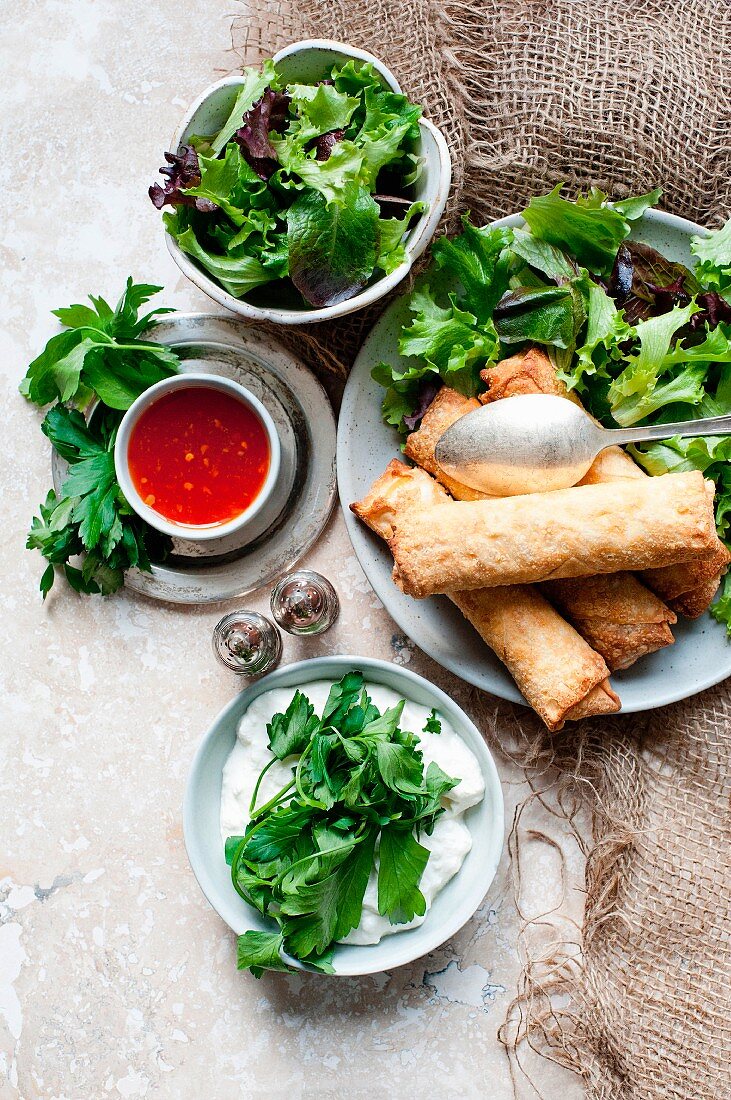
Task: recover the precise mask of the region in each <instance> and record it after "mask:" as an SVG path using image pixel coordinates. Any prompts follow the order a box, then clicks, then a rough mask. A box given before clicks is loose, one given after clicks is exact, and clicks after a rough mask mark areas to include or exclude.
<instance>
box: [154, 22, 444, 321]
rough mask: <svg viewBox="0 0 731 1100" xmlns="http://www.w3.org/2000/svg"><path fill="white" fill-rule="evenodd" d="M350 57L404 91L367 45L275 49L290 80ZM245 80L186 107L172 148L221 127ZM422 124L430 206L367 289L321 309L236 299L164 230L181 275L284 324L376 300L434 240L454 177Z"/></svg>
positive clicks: (224, 300)
mask: <svg viewBox="0 0 731 1100" xmlns="http://www.w3.org/2000/svg"><path fill="white" fill-rule="evenodd" d="M351 58H354V59H355V60H357V61H364V62H369V63H370V64H371V65H373V67H374V68H375V70H376V71H377V72H378V73H379V74H380V75H381V77H382V79H383V83H384V85H386V86H387V87H388V88H390V89H391V90H392V91H394V92H397V93H401V87H400V85H399V83H398V81H397V80H396V77H395V76H394V75H393V73H392V72H391V71H390V70H389V69H388V68H387V67H386V66H385V65H384V64H383V62H382V61H379V60H378V59H377V58H375V57H373V56H372V54H369V53H367V52H366V51H365V50H359V49H356V48H355V47H353V46H348V45H345V44H343V43H341V42H331V41H329V40H328V39H324V38H313V39H309V40H307V41H303V42H295V43H293V44H292V45H290V46H286V47H285V48H284V49H283V50H280V51H279V53H277V54H275V55H274V58H273V60H274V63H275V65H276V66H277V69H278V70H279V72H280V73H281V74H282V75H283V76H285V77H286V79H287V80H290V81H295V80H296V81H301V82H312V81H316V80H321V79H323V78H324V77H326V76H327V75H328V74H329V71H330V69H331V68H332V66H333V65H335V64H337V63H341V62H345V61H348V60H349V59H351ZM242 83H243V80H242V78H241V76H228V77H225V78H224V79H223V80H219V81H218V82H217V83H216V84H212V85H211V86H210V87H209V88H206V90H205V91H204V92H203V93H202V95H200V96H199V97H198V99H197V100H196V101H195V102H194V103H193V105H192V106H191V107H190V109H189V110H188V112H187V114H186V115H185V118H184V119H183V121H182V122H181V124H180V126H179V127H178V130H177V131H176V133H175V135H174V136H173V138H172V142H171V145H170V148H171V149H172V150H175V151H177V150H178V149H179V148H180V146H181V145H185V144H186V141H187V139H188V137H189V136H190V135H191V134H212V133H216V132H217V131H218V130H220V128H221V127H222V126H223V124H224V122H225V121H226V119H227V118H228V115H229V113H230V111H231V107H232V105H233V102H234V100H235V98H236V93H237V91H238V89H239V88H240V87H241V85H242ZM419 128H420V131H421V136H420V139H419V142H418V143H417V145H416V148H415V149H414V152H415V153H416V155H417V156H419V157H421V158H422V161H423V167H422V171H421V174H420V176H419V179H418V180H417V181H416V183H415V184H414V194H413V197H414V200H419V201H422V202H424V203H425V204H426V209H425V211H424V213H423V214H422V215H421V216H420V217H417V218H415V219H414V222H413V223H412V228H411V229H410V230H409V231H408V233H407V235H406V239H405V241H404V248H405V253H406V257H405V259H404V261H403V263H401V264H400V265H399V266H398V267H397V268H396V269H395V270H394V271H392V272H391V273H390V275H383V276H382V277H380V278H374V279H373V280H372V281H371V282H370V283H369V284H368V285H367V286H366V287H364V288H363V290H361V291H360V292H359V293H357V294H355V295H354V296H353V297H352V298H348V299H347V300H346V301H344V302H338V303H337V304H336V305H332V306H325V307H323V308H321V309H315V308H306V307H304V306H303V307H302V308H301V309H280V308H278V307H277V306H276V305H274V304H272V305H262V306H260V305H252V304H251V303H249V302H246V301H244V300H242V299H240V298H235V297H234V296H233V295H232V294H229V293H228V291H226V290H224V289H223V287H221V286H219V285H218V283H217V282H215V280H214V279H212V278H211V277H210V276H209V275H208V274H206V272H205V271H203V270H202V268H200V267H199V266H198V265H197V264H196V263H195V261H194V260H193V259H192V258H191V257H190V256H188V255H187V253H185V252H184V251H183V249H182V248H181V247H180V245H179V244H178V242H177V241H176V240H175V238H174V237H172V236H171V235H170V234H169V233H166V234H165V240H166V242H167V247H168V251H169V252H170V255H171V256H172V258H173V260H174V261H175V263H176V264H177V265H178V267H179V268H180V270H181V271H182V272H183V274H184V275H185V276H186V277H187V278H188V279H190V280H191V282H193V283H195V285H196V286H197V287H198V288H199V289H200V290H202V291H203V292H204V293H205V294H207V295H208V296H209V298H212V299H213V301H214V302H218V303H219V304H220V305H222V306H226V308H227V309H230V310H232V311H233V312H234V313H238V314H239V316H240V317H247V318H249V319H250V320H256V321H273V322H274V323H275V324H280V325H302V324H310V323H315V322H318V321H329V320H332V319H333V318H335V317H343V316H345V315H346V314H348V313H354V312H355V311H356V310H359V309H363V308H365V307H366V306H369V305H372V303H373V302H376V301H378V300H379V299H380V298H383V297H384V296H385V295H386V294H388V293H389V291H391V290H393V288H394V287H395V286H398V284H399V283H400V282H401V281H402V280H403V279H404V278H405V277H406V276H407V275H408V273H409V271H410V270H411V267H412V265H413V263H414V261H415V260H416V259H417V258H418V257H419V256H421V254H422V252H424V250H425V249H426V247H427V245H428V244H429V242H430V241H431V238H432V237H433V235H434V232H435V230H436V228H437V225H438V224H439V219H440V218H441V216H442V213H443V211H444V207H445V205H446V202H447V196H448V194H449V186H450V183H451V179H452V165H451V160H450V156H449V150H448V148H447V143H446V141H445V140H444V136H443V135H442V133H441V131H440V130H438V129H437V127H436V126H434V124H433V123H431V122H429V120H428V119H423V118H422V119H421V120H420V122H419Z"/></svg>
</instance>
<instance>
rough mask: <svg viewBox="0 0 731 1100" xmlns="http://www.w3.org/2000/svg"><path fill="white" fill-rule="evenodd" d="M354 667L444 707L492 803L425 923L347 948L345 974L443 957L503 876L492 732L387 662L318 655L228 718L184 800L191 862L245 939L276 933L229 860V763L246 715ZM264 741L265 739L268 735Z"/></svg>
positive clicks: (263, 684)
mask: <svg viewBox="0 0 731 1100" xmlns="http://www.w3.org/2000/svg"><path fill="white" fill-rule="evenodd" d="M352 669H358V670H360V671H361V672H362V673H363V675H364V677H365V679H366V683H368V682H371V683H374V684H384V685H385V686H386V687H390V688H392V689H393V690H394V691H397V692H399V693H400V694H402V695H403V696H404V697H405V698H409V699H413V700H414V701H415V702H417V703H421V704H423V705H424V706H427V707H430V708H431V707H434V708H436V710H437V711H439V712H440V713H441V714H442V715H443V716H444V717H445V718H446V719H447V720H448V721H449V722H450V723H451V725H452V726H453V727H454V729H455V730H456V732H457V733H458V734H459V736H460V737H461V738H462V739H463V740H464V742H465V744H466V745H467V747H468V748H469V749H470V750H471V752H472V753H473V754H474V756H475V757H476V758H477V761H478V763H479V765H480V769H481V771H482V774H483V777H484V780H485V797H484V798H483V800H482V801H481V802H480V803H478V805H476V806H472V807H471V808H470V809H469V810H468V811H467V813H466V814H465V818H464V820H465V824H466V825H467V827H468V828H469V830H470V833H471V835H472V849H471V851H470V852H469V853H468V854H467V856H466V858H465V861H464V863H463V864H462V867H461V868H460V870H459V871H458V872H457V874H456V875H455V876H454V878H452V879H451V880H450V881H449V882H448V883H447V885H446V886H445V887H444V889H443V890H442V891H441V892H440V893H439V894H438V895H437V896H436V898H435V899H434V901H433V903H432V905H431V907H430V909H429V912H428V913H427V916H426V919H425V921H424V923H423V924H421V925H419V927H417V928H410V929H408V930H406V931H403V932H398V933H395V934H393V935H390V936H386V937H384V939H382V940H381V942H380V943H377V944H371V945H368V946H356V945H344V944H339V945H337V946H336V947H335V954H334V958H333V967H334V971H335V974H336V975H339V976H341V977H345V976H353V975H357V974H375V973H378V972H380V971H382V970H391V969H392V968H393V967H396V966H403V965H404V964H405V963H409V962H413V960H414V959H418V958H420V957H421V956H422V955H425V954H427V952H429V951H433V950H434V949H435V948H437V947H439V945H440V944H442V943H444V941H445V940H447V939H449V937H450V936H453V935H454V934H455V932H457V931H458V930H459V929H460V928H461V927H462V925H463V924H465V922H466V921H468V920H469V918H470V917H471V916H472V915H473V913H474V912H475V910H476V909H477V907H478V906H479V904H480V902H481V901H482V899H483V898H484V896H485V894H486V893H487V891H488V889H489V887H490V884H491V883H492V880H493V878H494V877H495V872H496V871H497V867H498V864H499V862H500V855H501V852H502V847H503V835H504V824H503V796H502V789H501V787H500V780H499V778H498V774H497V769H496V767H495V763H494V761H493V758H492V756H491V755H490V752H489V750H488V748H487V746H486V745H485V742H484V740H483V738H482V735H481V734H480V732H479V730H478V729H477V728H476V726H475V725H474V724H473V723H472V722H471V721H470V719H469V718H468V717H467V715H466V714H465V712H464V711H463V710H462V709H461V708H460V707H458V706H457V704H456V703H455V702H454V701H453V700H452V699H450V698H449V696H448V695H446V694H445V693H444V692H443V691H441V690H440V689H439V688H437V687H435V686H434V685H433V684H430V683H429V681H428V680H425V679H424V678H423V677H422V676H417V675H416V673H414V672H410V671H409V670H408V669H406V668H401V667H400V666H399V665H392V664H388V663H387V662H386V661H378V660H374V659H373V658H370V657H355V656H348V655H341V656H336V657H315V658H313V659H312V660H309V661H300V662H298V663H297V664H293V665H287V666H286V667H285V668H280V669H277V671H276V672H272V673H270V674H269V675H268V676H265V677H264V678H263V679H261V680H259V681H257V683H255V684H252V685H251V686H250V687H247V688H246V689H245V690H244V691H242V692H241V694H240V695H237V696H236V698H235V699H233V700H232V701H231V702H230V703H229V704H228V706H227V707H225V708H224V709H223V710H222V711H221V713H220V714H219V715H218V717H217V718H216V720H215V721H214V722H213V725H212V726H211V727H210V729H209V730H208V732H207V733H206V734H205V735H204V737H203V740H202V741H201V743H200V745H199V746H198V750H197V752H196V754H195V757H194V759H193V763H192V765H191V769H190V773H189V775H188V783H187V786H186V790H185V800H184V804H183V829H184V834H185V846H186V848H187V851H188V858H189V859H190V863H191V867H192V868H193V873H194V874H195V877H196V878H197V880H198V884H199V886H200V888H201V890H202V891H203V893H204V894H205V896H206V898H207V899H208V901H209V902H210V904H211V905H212V906H213V908H214V909H215V910H216V912H217V913H218V914H219V916H220V917H221V918H222V919H223V920H224V921H225V922H226V923H227V924H228V925H229V927H230V928H232V929H233V931H234V932H236V933H237V934H238V935H240V934H241V933H243V932H245V931H247V930H249V929H251V930H256V931H267V930H271V929H272V928H273V927H274V925H273V922H270V921H267V920H266V919H265V918H264V917H262V916H261V915H260V914H259V913H258V912H256V910H254V909H253V908H252V907H251V906H249V905H247V903H246V902H245V901H244V900H243V899H242V898H241V897H239V895H238V894H237V893H236V891H235V889H234V887H233V884H232V882H231V871H230V868H229V867H228V866H227V865H226V861H225V859H224V850H223V843H222V841H221V831H220V806H221V784H222V773H223V767H224V765H225V763H226V760H227V759H228V756H229V754H230V752H231V749H232V748H233V746H234V744H235V742H236V730H237V727H238V724H239V721H240V719H241V716H242V715H243V714H244V712H245V711H246V709H247V708H248V707H249V705H250V704H251V703H252V702H253V700H254V699H256V698H257V697H258V696H259V695H261V694H262V693H263V692H265V691H270V690H271V689H272V688H282V687H291V689H292V692H294V690H295V688H300V689H302V690H303V691H304V692H305V694H306V693H307V684H308V683H312V682H313V681H316V680H324V679H327V680H333V681H336V680H339V679H341V678H342V677H343V676H344V675H345V673H346V672H349V671H350V670H352ZM262 736H265V733H264V730H262ZM288 961H289V962H290V963H291V965H292V966H293V967H295V968H297V969H301V970H308V969H310V968H309V967H307V966H306V965H304V964H303V963H301V962H298V961H297V960H296V959H288Z"/></svg>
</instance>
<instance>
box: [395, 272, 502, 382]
mask: <svg viewBox="0 0 731 1100" xmlns="http://www.w3.org/2000/svg"><path fill="white" fill-rule="evenodd" d="M410 308H411V311H412V313H413V314H414V318H413V320H412V322H411V324H410V325H409V326H408V327H406V328H404V329H403V331H402V333H401V337H400V339H399V352H400V353H401V355H407V356H416V357H418V358H419V359H420V360H422V363H423V366H422V367H421V373H422V374H423V373H426V372H427V371H430V370H431V371H435V372H436V373H437V374H439V375H440V377H441V379H442V381H443V382H444V383H445V385H448V386H452V387H453V388H454V389H455V390H457V391H458V392H459V393H462V394H465V395H466V396H469V397H471V396H473V395H474V394H475V393H477V392H478V390H479V387H480V377H479V374H480V370H481V368H482V367H483V366H484V365H485V363H487V362H493V361H495V360H496V359H497V357H498V355H499V351H500V346H499V341H498V337H497V333H496V331H495V328H494V326H493V324H492V322H488V324H487V325H485V326H483V327H478V324H477V318H476V317H475V315H474V314H473V313H470V312H469V311H468V310H464V309H460V307H459V306H458V305H457V301H456V297H455V295H454V294H450V295H449V305H448V306H447V307H446V308H442V307H441V306H439V305H438V304H437V303H436V301H435V300H434V298H433V297H432V294H431V291H430V289H429V287H428V286H426V285H425V286H423V287H421V289H418V290H416V291H414V293H413V294H412V296H411V301H410Z"/></svg>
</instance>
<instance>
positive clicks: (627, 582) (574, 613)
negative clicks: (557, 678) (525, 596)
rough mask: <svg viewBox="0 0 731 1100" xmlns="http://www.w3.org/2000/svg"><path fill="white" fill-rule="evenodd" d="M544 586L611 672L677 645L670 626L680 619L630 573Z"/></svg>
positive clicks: (543, 590) (550, 583) (581, 578)
mask: <svg viewBox="0 0 731 1100" xmlns="http://www.w3.org/2000/svg"><path fill="white" fill-rule="evenodd" d="M671 568H672V567H671ZM540 587H541V591H542V592H543V594H544V596H547V597H548V599H549V600H550V601H551V603H552V604H553V605H554V607H557V608H558V610H559V611H560V612H561V613H562V614H563V615H565V616H566V618H567V619H568V621H569V622H570V623H571V625H572V626H573V627H575V628H576V630H578V632H579V634H581V636H582V638H585V639H586V641H587V642H588V643H589V645H590V646H591V647H592V649H595V650H596V651H597V653H601V655H602V657H603V658H604V660H605V661H606V662H607V665H608V666H609V669H610V671H611V672H616V671H618V670H619V669H622V668H629V666H630V665H632V664H634V662H635V661H637V660H639V658H640V657H645V656H646V655H647V654H648V653H654V652H655V651H656V650H658V649H663V647H664V646H668V645H672V644H673V640H674V639H673V635H672V631H671V630H670V626H669V625H668V624H670V623H675V622H677V621H678V620H677V615H676V614H675V613H674V612H673V611H671V610H670V608H669V607H666V606H665V604H664V603H663V602H662V600H660V599H658V597H657V596H656V595H655V593H654V592H651V591H650V589H649V588H645V586H644V584H641V583H640V582H639V581H638V580H637V578H636V577H635V576H634V575H633V574H632V573H607V574H604V575H603V576H598V577H573V578H572V579H571V580H560V581H546V583H545V584H542V585H541V586H540Z"/></svg>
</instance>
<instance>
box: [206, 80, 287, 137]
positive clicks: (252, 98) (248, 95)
mask: <svg viewBox="0 0 731 1100" xmlns="http://www.w3.org/2000/svg"><path fill="white" fill-rule="evenodd" d="M242 76H243V78H244V83H243V84H242V86H241V88H240V90H239V91H238V93H237V95H236V99H235V101H234V105H233V107H232V108H231V113H230V114H229V116H228V118H227V119H226V121H225V123H224V124H223V126H222V127H221V129H220V130H219V132H218V134H217V136H216V137H215V138H214V140H213V141H212V142H211V148H212V149H213V152H214V153H215V154H216V156H217V155H218V154H219V153H220V152H221V150H222V149H224V148H225V147H226V145H228V143H229V141H230V140H231V138H232V137H233V136H234V134H235V133H236V131H237V130H238V129H239V127H240V126H242V125H243V122H244V115H245V114H246V112H247V111H248V110H250V109H251V108H252V107H253V106H254V104H255V103H256V102H258V100H260V99H261V97H262V96H263V95H264V92H265V91H266V90H267V88H271V89H272V90H273V91H279V90H280V89H281V87H282V85H281V82H280V80H279V77H278V76H277V71H276V69H275V68H274V62H273V61H270V60H266V61H265V62H264V63H263V64H262V66H261V68H248V69H244V71H243V73H242Z"/></svg>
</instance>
